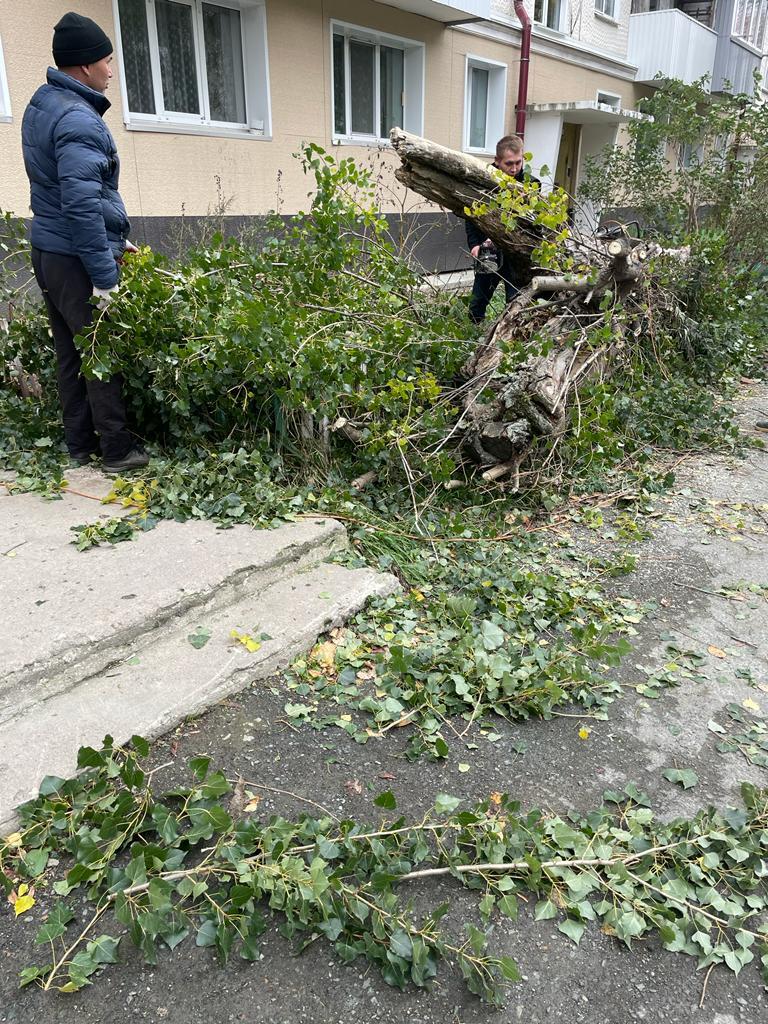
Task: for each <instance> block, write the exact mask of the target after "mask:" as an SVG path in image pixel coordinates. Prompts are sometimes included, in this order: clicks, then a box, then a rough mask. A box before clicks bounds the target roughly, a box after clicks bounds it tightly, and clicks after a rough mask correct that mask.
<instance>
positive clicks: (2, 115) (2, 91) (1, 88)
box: [0, 38, 13, 124]
mask: <svg viewBox="0 0 768 1024" xmlns="http://www.w3.org/2000/svg"><path fill="white" fill-rule="evenodd" d="M11 121H13V116H12V115H11V94H10V92H9V90H8V76H7V75H6V73H5V55H4V54H3V40H2V38H0V124H10V123H11Z"/></svg>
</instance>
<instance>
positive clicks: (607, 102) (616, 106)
mask: <svg viewBox="0 0 768 1024" xmlns="http://www.w3.org/2000/svg"><path fill="white" fill-rule="evenodd" d="M597 102H598V103H600V104H601V105H602V106H604V107H610V108H611V110H621V96H618V95H617V94H616V93H615V92H601V91H599V90H598V93H597Z"/></svg>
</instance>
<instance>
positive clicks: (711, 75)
mask: <svg viewBox="0 0 768 1024" xmlns="http://www.w3.org/2000/svg"><path fill="white" fill-rule="evenodd" d="M628 56H629V59H630V61H632V63H634V64H636V65H637V81H638V82H640V83H645V84H648V85H651V84H653V83H654V81H656V82H658V76H661V77H662V78H680V79H682V80H683V81H684V82H688V83H691V82H694V81H697V80H698V79H701V78H706V79H707V81H708V83H709V88H710V89H711V91H712V92H715V93H718V92H731V93H749V94H752V93H753V92H754V79H755V73H756V72H757V73H759V74H761V75H762V82H761V89H762V91H763V93H764V95H768V90H766V85H768V0H632V13H631V16H630V32H629V45H628Z"/></svg>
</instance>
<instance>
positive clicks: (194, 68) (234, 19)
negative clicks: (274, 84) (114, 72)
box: [116, 0, 271, 137]
mask: <svg viewBox="0 0 768 1024" xmlns="http://www.w3.org/2000/svg"><path fill="white" fill-rule="evenodd" d="M116 6H117V13H118V24H119V37H120V52H121V58H122V69H123V76H122V77H123V89H124V98H125V101H126V109H127V118H126V122H127V124H128V127H134V128H141V127H144V128H149V129H154V130H157V129H158V128H162V127H165V128H166V130H169V129H170V130H188V131H200V130H206V129H208V130H214V131H215V132H216V133H219V132H222V131H223V132H225V133H226V132H232V131H234V132H236V133H243V134H249V135H260V136H263V137H268V136H269V135H270V131H271V126H270V117H269V83H268V77H267V48H266V19H265V13H264V4H263V0H215V2H209V0H116ZM170 126H174V127H173V128H170Z"/></svg>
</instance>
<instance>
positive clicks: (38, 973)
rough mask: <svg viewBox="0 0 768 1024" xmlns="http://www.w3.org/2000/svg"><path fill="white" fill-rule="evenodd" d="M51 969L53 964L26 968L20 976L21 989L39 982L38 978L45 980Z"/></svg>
mask: <svg viewBox="0 0 768 1024" xmlns="http://www.w3.org/2000/svg"><path fill="white" fill-rule="evenodd" d="M51 967H52V965H51V964H46V965H45V967H25V968H24V970H23V971H22V972H21V974H20V975H19V988H26V986H27V985H29V984H31V983H32V982H33V981H37V979H38V978H40V979H42V978H45V977H46V976H47V974H48V972H49V971H50V970H51Z"/></svg>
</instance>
